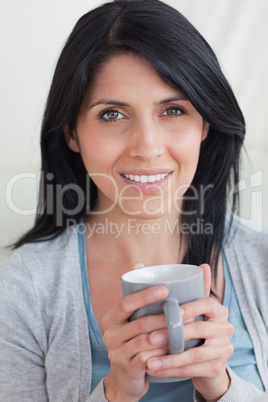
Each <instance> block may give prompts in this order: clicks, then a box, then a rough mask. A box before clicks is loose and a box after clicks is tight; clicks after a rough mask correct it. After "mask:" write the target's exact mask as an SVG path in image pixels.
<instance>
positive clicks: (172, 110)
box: [162, 106, 185, 117]
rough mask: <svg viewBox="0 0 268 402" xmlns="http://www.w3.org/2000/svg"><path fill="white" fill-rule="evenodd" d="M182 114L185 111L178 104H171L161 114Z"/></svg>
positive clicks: (177, 115) (175, 115)
mask: <svg viewBox="0 0 268 402" xmlns="http://www.w3.org/2000/svg"><path fill="white" fill-rule="evenodd" d="M183 114H185V111H184V110H183V109H182V108H181V107H178V106H171V107H169V108H168V109H166V110H165V111H164V112H163V113H162V115H164V116H170V117H179V116H181V115H183Z"/></svg>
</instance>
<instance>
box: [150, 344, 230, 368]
mask: <svg viewBox="0 0 268 402" xmlns="http://www.w3.org/2000/svg"><path fill="white" fill-rule="evenodd" d="M232 353H233V346H232V345H231V344H230V342H227V341H225V342H224V343H223V344H222V345H221V346H219V345H218V347H209V346H199V347H196V348H191V349H188V350H186V351H185V352H183V353H180V354H176V355H166V356H162V357H161V356H160V357H157V358H152V359H149V360H148V362H147V367H148V369H149V370H153V371H157V373H159V372H160V371H161V373H163V371H166V373H165V375H167V373H169V374H170V372H171V371H172V370H173V372H174V373H176V374H175V375H178V376H180V375H181V374H185V373H181V369H185V368H186V367H187V370H188V375H190V373H189V370H190V369H191V370H192V372H191V376H197V373H196V372H194V368H196V366H197V365H203V364H206V363H209V362H212V361H213V362H216V361H218V362H220V364H221V365H225V364H226V362H227V360H228V358H229V357H230V356H231V354H232ZM191 367H192V368H191ZM204 375H205V374H204V373H203V374H202V376H204Z"/></svg>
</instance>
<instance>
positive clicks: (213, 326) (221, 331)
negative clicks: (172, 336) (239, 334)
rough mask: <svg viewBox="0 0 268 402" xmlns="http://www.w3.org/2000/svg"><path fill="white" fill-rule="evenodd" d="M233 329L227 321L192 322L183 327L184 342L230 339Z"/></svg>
mask: <svg viewBox="0 0 268 402" xmlns="http://www.w3.org/2000/svg"><path fill="white" fill-rule="evenodd" d="M233 333H234V327H233V325H232V324H230V323H229V322H228V321H192V322H191V323H189V324H186V325H184V338H185V341H186V342H187V341H189V340H190V339H215V340H217V339H220V342H222V339H223V338H226V339H228V340H230V339H231V337H232V336H233Z"/></svg>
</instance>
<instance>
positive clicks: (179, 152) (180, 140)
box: [172, 126, 202, 166]
mask: <svg viewBox="0 0 268 402" xmlns="http://www.w3.org/2000/svg"><path fill="white" fill-rule="evenodd" d="M201 139H202V130H201V129H200V126H196V127H191V128H188V129H187V130H184V131H183V134H182V135H179V136H178V137H177V138H176V139H175V140H174V143H173V147H172V153H173V155H174V157H175V158H176V159H177V161H178V163H179V164H180V165H182V166H186V165H189V164H191V165H192V164H196V163H197V161H198V158H199V153H200V145H201Z"/></svg>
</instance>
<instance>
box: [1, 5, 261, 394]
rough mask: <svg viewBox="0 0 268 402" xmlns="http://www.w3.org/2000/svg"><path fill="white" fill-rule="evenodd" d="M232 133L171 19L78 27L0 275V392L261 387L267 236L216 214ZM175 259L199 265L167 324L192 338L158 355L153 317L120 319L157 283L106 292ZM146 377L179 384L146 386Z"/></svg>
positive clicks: (237, 126) (191, 40)
mask: <svg viewBox="0 0 268 402" xmlns="http://www.w3.org/2000/svg"><path fill="white" fill-rule="evenodd" d="M244 133H245V126H244V119H243V116H242V113H241V111H240V109H239V106H238V104H237V102H236V99H235V97H234V95H233V92H232V90H231V88H230V86H229V85H228V83H227V81H226V79H225V77H224V76H223V74H222V72H221V69H220V67H219V64H218V62H217V59H216V57H215V55H214V53H213V52H212V50H211V48H210V47H209V45H208V44H207V43H206V42H205V41H204V39H203V38H202V37H201V36H200V34H199V33H198V32H197V31H196V30H195V29H194V27H193V26H192V25H191V24H190V23H189V22H188V21H187V20H186V19H185V18H184V17H183V16H182V15H181V14H180V13H179V12H177V11H176V10H174V9H172V8H171V7H169V6H167V5H165V4H164V3H162V2H160V1H158V0H133V1H116V2H113V3H107V4H105V5H103V6H102V7H99V8H97V9H95V10H93V11H91V12H89V13H88V14H86V15H84V16H83V17H82V18H81V19H80V20H79V21H78V23H77V24H76V26H75V28H74V30H73V32H72V33H71V35H70V37H69V39H68V40H67V43H66V45H65V47H64V49H63V51H62V53H61V56H60V58H59V61H58V64H57V67H56V70H55V74H54V78H53V82H52V85H51V89H50V93H49V97H48V101H47V106H46V110H45V114H44V119H43V125H42V133H41V150H42V171H43V181H42V183H41V189H40V201H39V211H38V215H37V218H36V223H35V226H34V228H33V229H32V230H31V231H30V232H28V233H27V234H26V235H25V236H24V237H23V238H22V239H20V240H19V241H18V242H17V244H16V246H15V249H16V250H15V251H13V252H12V253H11V255H10V256H9V258H8V259H7V260H6V261H5V263H4V264H3V266H2V267H1V270H0V276H1V281H0V286H1V292H0V300H1V312H0V314H1V315H0V320H1V333H0V349H1V363H2V364H1V368H0V373H1V376H0V378H1V383H0V395H1V397H2V399H3V400H7V401H13V400H14V399H19V400H28V401H35V400H38V401H47V400H51V401H105V400H109V401H124V402H127V401H131V402H132V401H138V400H142V401H178V400H182V401H188V400H189V401H191V400H193V398H194V400H196V401H203V400H205V401H216V400H217V401H218V400H220V401H237V400H239V401H243V400H247V401H249V400H254V398H256V397H257V396H259V395H261V394H262V392H263V391H264V390H265V389H266V388H267V385H268V384H267V382H268V381H267V377H268V376H267V350H268V348H267V326H268V320H267V314H266V306H267V301H268V300H267V295H266V291H265V283H267V280H268V278H267V273H266V272H264V271H265V270H264V267H265V264H266V260H267V235H264V234H261V235H258V236H257V235H256V234H255V233H254V232H253V231H251V230H249V229H246V228H243V227H242V225H239V224H237V225H234V222H232V219H227V218H226V208H227V207H226V205H227V197H228V196H229V192H228V189H229V188H230V186H231V184H232V183H236V182H237V181H238V180H239V169H238V163H239V154H240V149H241V146H242V143H243V139H244ZM237 203H238V200H237V196H236V195H234V196H233V198H232V211H233V212H234V211H235V209H236V207H237ZM245 243H246V244H247V248H246V250H244V249H243V248H242V247H243V245H244V244H245ZM178 262H179V263H192V264H202V265H201V266H202V268H203V270H204V278H205V287H206V296H207V297H206V298H204V299H202V300H199V301H195V302H192V303H188V304H186V305H184V306H183V310H184V316H183V317H184V333H185V338H186V340H187V339H191V338H195V337H197V338H204V339H205V342H204V344H203V345H202V346H200V347H198V348H195V349H190V350H188V351H186V352H183V353H182V354H180V355H167V350H168V337H167V330H166V323H165V320H164V317H163V316H153V317H144V318H141V319H139V320H136V321H133V322H128V318H129V317H130V315H131V314H132V313H133V312H134V311H135V310H136V309H138V308H140V307H142V306H144V305H147V304H150V303H153V302H155V301H158V300H161V299H163V298H165V297H166V296H167V290H166V289H165V288H164V287H157V288H150V289H147V290H144V291H142V292H139V293H137V294H135V295H131V296H127V297H125V298H122V296H121V290H120V276H121V275H122V274H123V273H125V272H127V271H129V270H130V269H136V268H139V267H140V266H142V265H146V266H147V265H159V264H165V263H178ZM207 263H209V264H210V266H211V274H210V267H209V266H208V265H207ZM256 270H257V275H256ZM211 278H212V279H211ZM227 307H230V309H229V321H228V308H227ZM200 314H204V315H205V317H206V320H205V321H204V322H203V323H201V324H200V323H197V322H195V321H193V318H194V317H195V316H197V315H200ZM233 327H235V333H234V330H233ZM256 329H257V331H256ZM233 333H234V336H233ZM232 336H233V337H232ZM228 359H229V360H228ZM146 373H149V374H151V375H154V376H156V377H191V378H192V379H190V380H186V381H179V382H174V383H167V384H150V385H149V383H148V382H147V381H146V379H145V374H146Z"/></svg>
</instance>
